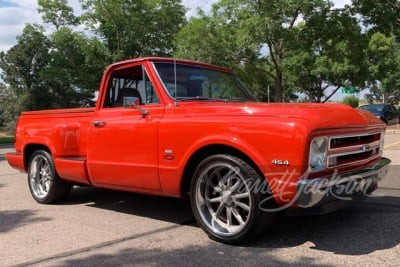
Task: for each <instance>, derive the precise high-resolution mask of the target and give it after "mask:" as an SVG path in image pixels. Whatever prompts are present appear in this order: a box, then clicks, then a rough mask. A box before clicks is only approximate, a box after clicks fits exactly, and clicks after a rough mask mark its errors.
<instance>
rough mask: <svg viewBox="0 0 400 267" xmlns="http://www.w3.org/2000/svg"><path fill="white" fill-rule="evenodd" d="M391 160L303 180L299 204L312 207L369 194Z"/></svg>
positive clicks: (303, 206) (298, 195) (298, 189)
mask: <svg viewBox="0 0 400 267" xmlns="http://www.w3.org/2000/svg"><path fill="white" fill-rule="evenodd" d="M390 162H391V161H390V160H389V159H387V158H382V159H381V160H380V161H379V162H378V163H376V164H375V165H373V166H370V167H369V168H365V169H362V170H358V171H354V172H348V173H344V174H340V175H338V176H336V177H326V178H316V179H310V180H301V181H300V182H299V183H298V184H297V205H298V206H299V207H301V208H311V207H316V206H320V205H324V204H327V203H332V202H343V201H351V200H354V199H360V198H363V197H366V196H368V195H369V194H370V193H372V192H373V191H374V190H375V189H376V188H377V184H378V181H380V180H382V179H383V178H384V177H385V176H386V174H387V172H388V167H389V166H388V165H389V164H390Z"/></svg>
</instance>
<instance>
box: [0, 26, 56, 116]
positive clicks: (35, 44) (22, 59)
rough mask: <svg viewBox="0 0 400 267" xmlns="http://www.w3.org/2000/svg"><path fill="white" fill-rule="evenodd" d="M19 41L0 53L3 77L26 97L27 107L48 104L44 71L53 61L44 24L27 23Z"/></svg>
mask: <svg viewBox="0 0 400 267" xmlns="http://www.w3.org/2000/svg"><path fill="white" fill-rule="evenodd" d="M17 41H18V43H17V44H16V45H15V46H13V47H12V48H11V49H10V50H9V51H7V53H4V52H1V53H0V69H2V70H3V73H2V75H1V78H2V79H3V80H4V81H5V82H6V83H7V84H9V86H10V90H11V91H12V92H14V93H15V94H16V95H17V96H18V97H19V98H23V99H24V102H23V106H24V109H25V110H33V109H38V108H42V107H45V106H46V105H47V104H46V100H47V99H46V98H42V97H44V96H45V95H46V93H45V92H43V91H44V90H45V89H43V88H42V87H41V82H42V79H41V77H40V73H41V71H42V70H44V69H46V68H47V65H48V61H49V49H50V47H49V40H48V39H47V37H46V36H45V35H44V28H43V27H42V26H39V25H36V24H34V25H31V24H27V25H26V26H25V28H24V30H23V32H22V34H21V35H20V36H18V37H17Z"/></svg>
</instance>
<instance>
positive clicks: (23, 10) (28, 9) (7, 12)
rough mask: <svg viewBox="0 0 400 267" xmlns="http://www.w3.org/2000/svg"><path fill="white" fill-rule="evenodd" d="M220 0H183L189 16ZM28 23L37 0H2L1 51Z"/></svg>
mask: <svg viewBox="0 0 400 267" xmlns="http://www.w3.org/2000/svg"><path fill="white" fill-rule="evenodd" d="M217 1H218V0H182V3H183V5H185V6H186V7H187V8H188V11H187V13H186V16H187V17H191V16H194V15H196V13H197V8H198V7H200V8H202V9H203V10H204V11H206V12H209V11H210V9H211V6H212V4H213V3H215V2H217ZM68 2H69V5H70V6H72V7H73V8H74V10H75V11H76V12H77V13H79V12H81V8H80V4H79V0H68ZM332 2H334V3H335V7H337V8H340V7H343V6H344V5H345V4H350V2H351V0H332ZM26 23H40V24H42V23H41V19H40V15H39V14H38V12H37V1H36V0H0V51H4V52H6V51H7V50H8V49H10V48H11V47H12V46H13V45H15V44H16V38H17V36H18V35H20V34H21V33H22V29H23V28H24V26H25V24H26Z"/></svg>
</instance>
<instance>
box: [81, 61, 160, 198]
mask: <svg viewBox="0 0 400 267" xmlns="http://www.w3.org/2000/svg"><path fill="white" fill-rule="evenodd" d="M107 83H108V86H107V91H106V93H105V94H104V96H102V98H100V99H99V100H98V101H99V103H102V104H101V106H100V107H99V109H98V112H97V114H96V115H95V117H94V118H93V121H92V125H91V127H92V128H91V131H90V134H89V140H88V161H87V163H88V173H89V176H90V178H91V181H92V183H93V184H94V185H96V186H101V187H106V188H114V189H121V190H128V191H157V190H160V188H161V186H160V182H159V178H158V157H157V131H158V125H159V121H160V119H161V117H162V116H163V114H164V106H163V105H161V104H160V101H159V99H160V98H159V96H158V95H157V92H156V91H155V90H154V87H153V83H152V82H151V81H150V79H149V76H148V75H147V72H146V68H145V67H144V65H142V64H138V63H136V65H135V64H133V65H129V67H127V66H124V67H121V68H120V69H116V70H114V71H113V72H112V75H111V76H110V77H109V78H108V82H107ZM124 97H137V98H139V102H140V106H141V107H142V108H143V109H145V110H147V111H149V114H148V115H144V114H143V112H141V111H139V110H138V109H135V108H124V107H123V106H122V105H123V98H124Z"/></svg>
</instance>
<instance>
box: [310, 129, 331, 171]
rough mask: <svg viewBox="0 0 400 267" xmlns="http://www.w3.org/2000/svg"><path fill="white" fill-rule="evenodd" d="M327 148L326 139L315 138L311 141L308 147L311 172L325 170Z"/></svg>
mask: <svg viewBox="0 0 400 267" xmlns="http://www.w3.org/2000/svg"><path fill="white" fill-rule="evenodd" d="M327 148H328V138H327V137H317V138H314V139H313V140H312V142H311V145H310V158H309V164H310V170H311V172H319V171H323V170H325V162H326V151H327Z"/></svg>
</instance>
